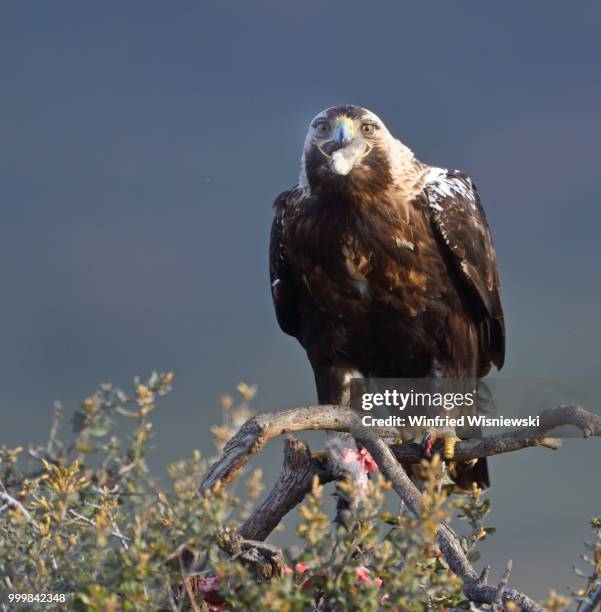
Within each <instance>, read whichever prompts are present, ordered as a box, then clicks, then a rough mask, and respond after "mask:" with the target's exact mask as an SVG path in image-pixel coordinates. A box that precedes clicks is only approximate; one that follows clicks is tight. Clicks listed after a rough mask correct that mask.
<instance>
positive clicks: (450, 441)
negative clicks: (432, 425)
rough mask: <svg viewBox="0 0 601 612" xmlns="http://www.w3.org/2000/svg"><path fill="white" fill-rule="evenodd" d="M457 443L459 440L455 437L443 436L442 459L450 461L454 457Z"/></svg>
mask: <svg viewBox="0 0 601 612" xmlns="http://www.w3.org/2000/svg"><path fill="white" fill-rule="evenodd" d="M457 442H459V438H456V437H455V436H445V439H444V458H445V459H447V460H451V459H453V458H454V457H455V446H456V445H457Z"/></svg>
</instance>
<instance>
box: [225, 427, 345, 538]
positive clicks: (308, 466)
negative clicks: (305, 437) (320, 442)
mask: <svg viewBox="0 0 601 612" xmlns="http://www.w3.org/2000/svg"><path fill="white" fill-rule="evenodd" d="M315 475H317V476H319V480H320V482H321V484H326V483H328V482H331V481H332V480H336V479H338V478H341V477H342V476H343V474H342V472H341V471H340V470H339V469H337V467H336V466H335V465H333V464H332V461H331V460H330V458H329V455H328V454H327V453H318V454H316V455H311V452H310V451H309V446H308V445H307V443H306V442H303V441H302V440H298V439H297V438H293V437H292V436H289V437H288V438H286V440H285V442H284V466H283V468H282V471H281V473H280V475H279V477H278V479H277V481H276V483H275V484H274V485H273V488H272V489H271V491H270V492H269V493H268V495H267V497H266V498H265V499H264V500H263V502H262V503H261V504H260V505H259V506H258V507H257V508H256V509H255V510H254V512H253V513H252V515H251V516H250V517H249V518H248V519H247V520H246V522H245V523H244V524H243V525H241V526H240V527H239V529H238V532H237V533H238V535H240V536H241V537H243V538H245V539H251V540H264V539H265V538H267V536H268V535H269V534H270V533H271V532H272V531H273V530H274V529H275V528H276V527H277V525H278V524H279V522H280V521H281V520H282V519H283V518H284V516H286V514H288V512H290V510H292V509H293V508H294V507H295V506H296V505H297V504H299V503H300V502H301V501H302V500H303V499H304V498H305V495H307V493H309V491H310V490H311V485H312V483H313V477H314V476H315Z"/></svg>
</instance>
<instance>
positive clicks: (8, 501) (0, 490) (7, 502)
mask: <svg viewBox="0 0 601 612" xmlns="http://www.w3.org/2000/svg"><path fill="white" fill-rule="evenodd" d="M0 501H1V502H4V505H3V506H2V508H3V509H4V508H6V507H9V508H15V509H17V510H19V512H21V514H22V515H23V516H24V517H25V518H26V519H27V521H28V522H29V523H31V522H32V518H31V514H29V512H28V510H27V509H26V508H25V506H23V504H22V503H21V502H20V501H18V500H16V499H15V498H14V497H11V496H10V495H9V494H8V491H7V490H6V488H5V486H4V483H3V482H2V481H1V480H0Z"/></svg>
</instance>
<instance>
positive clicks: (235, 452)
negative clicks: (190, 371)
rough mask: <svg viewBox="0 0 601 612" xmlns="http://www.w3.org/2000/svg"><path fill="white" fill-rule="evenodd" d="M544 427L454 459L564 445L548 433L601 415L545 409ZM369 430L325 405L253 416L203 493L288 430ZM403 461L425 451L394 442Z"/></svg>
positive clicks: (348, 413)
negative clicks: (534, 447)
mask: <svg viewBox="0 0 601 612" xmlns="http://www.w3.org/2000/svg"><path fill="white" fill-rule="evenodd" d="M540 423H541V425H540V427H538V428H524V429H517V430H515V431H513V432H509V433H504V434H499V435H496V436H489V437H487V438H483V439H470V440H462V441H461V442H460V443H459V444H457V446H456V447H455V459H456V460H457V461H467V460H469V459H474V458H478V457H489V456H491V455H499V454H502V453H508V452H512V451H516V450H519V449H522V448H526V447H528V446H544V447H546V448H553V449H556V448H559V446H560V444H561V443H560V442H559V440H554V439H551V438H549V437H548V434H549V433H550V432H551V431H552V430H553V429H555V428H557V427H561V426H563V425H574V426H576V427H578V428H579V429H580V430H581V431H582V433H583V435H584V437H585V438H586V437H590V436H601V417H599V416H597V415H594V414H591V413H590V412H587V411H586V410H584V409H583V408H580V407H579V406H561V407H559V408H552V409H550V410H547V411H545V412H543V413H542V414H541V416H540ZM362 429H364V428H363V427H362V425H361V420H360V417H359V415H358V414H357V413H356V412H354V411H353V410H351V409H350V408H348V407H347V406H335V405H323V406H308V407H302V408H294V409H293V410H285V411H283V412H276V413H272V414H269V413H268V414H260V415H257V416H255V417H253V418H252V419H249V420H248V421H247V422H246V423H244V425H243V426H242V427H241V428H240V430H239V431H238V433H237V434H236V435H235V436H234V437H233V438H231V439H230V440H229V442H228V443H227V444H226V445H225V448H224V450H223V455H222V456H221V458H220V459H219V460H218V461H217V462H215V463H214V464H213V465H212V466H211V467H210V468H209V470H208V472H207V473H206V474H205V476H204V478H203V480H202V482H201V484H200V492H201V493H204V492H206V491H208V490H210V489H212V488H213V487H214V486H215V485H216V484H217V483H218V482H220V481H221V482H222V483H223V484H227V483H229V482H231V481H232V480H233V479H234V478H235V477H236V475H237V474H238V472H239V471H240V469H241V468H242V467H243V466H244V465H246V463H247V462H248V461H249V460H250V458H251V457H252V456H253V455H254V454H255V453H256V452H257V451H259V450H260V449H261V448H262V447H263V446H264V445H265V444H266V443H267V441H268V440H270V439H271V438H274V437H276V436H279V435H281V434H283V433H288V432H295V431H308V430H330V431H340V432H346V433H355V432H357V431H361V430H362ZM370 432H371V435H374V436H379V437H382V438H389V439H394V438H397V437H398V430H395V429H388V428H375V427H371V428H370ZM393 448H394V453H395V455H396V457H397V459H398V460H399V461H402V462H404V463H418V462H419V461H421V459H422V457H423V454H422V448H421V447H420V445H418V444H402V445H394V446H393Z"/></svg>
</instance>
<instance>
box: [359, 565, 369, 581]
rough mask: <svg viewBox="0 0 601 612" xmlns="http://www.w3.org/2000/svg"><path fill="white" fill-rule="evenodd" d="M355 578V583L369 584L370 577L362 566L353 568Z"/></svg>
mask: <svg viewBox="0 0 601 612" xmlns="http://www.w3.org/2000/svg"><path fill="white" fill-rule="evenodd" d="M355 578H356V582H357V583H359V582H371V576H370V575H369V570H368V569H367V568H366V567H364V566H363V565H359V566H358V567H356V568H355Z"/></svg>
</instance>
